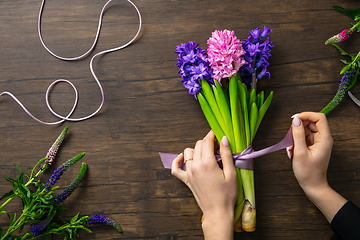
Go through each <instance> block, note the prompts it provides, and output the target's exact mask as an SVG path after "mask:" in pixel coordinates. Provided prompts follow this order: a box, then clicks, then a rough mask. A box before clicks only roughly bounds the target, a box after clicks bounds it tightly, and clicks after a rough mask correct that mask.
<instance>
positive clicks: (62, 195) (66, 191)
mask: <svg viewBox="0 0 360 240" xmlns="http://www.w3.org/2000/svg"><path fill="white" fill-rule="evenodd" d="M86 170H87V164H86V163H82V166H81V169H80V171H79V173H78V175H77V176H76V177H75V179H74V180H73V181H72V182H71V183H70V184H69V186H67V188H65V189H64V191H62V192H61V193H59V194H58V195H57V196H56V198H55V203H63V202H64V201H65V200H66V199H67V198H68V197H69V196H70V194H71V193H73V192H74V191H75V189H76V188H77V187H78V186H79V184H80V182H81V181H82V180H83V178H84V177H85V174H86Z"/></svg>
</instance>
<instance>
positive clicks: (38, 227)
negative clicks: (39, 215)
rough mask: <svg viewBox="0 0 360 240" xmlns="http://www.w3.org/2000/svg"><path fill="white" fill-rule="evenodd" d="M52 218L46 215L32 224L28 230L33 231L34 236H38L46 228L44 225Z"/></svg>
mask: <svg viewBox="0 0 360 240" xmlns="http://www.w3.org/2000/svg"><path fill="white" fill-rule="evenodd" d="M52 219H53V218H52V217H47V218H45V219H44V220H42V221H41V222H39V223H38V224H36V225H33V226H32V227H31V229H30V231H31V232H32V233H33V235H34V237H36V236H38V235H39V234H40V233H41V232H42V231H43V230H44V229H45V228H46V226H47V225H48V224H49V223H50V221H51V220H52Z"/></svg>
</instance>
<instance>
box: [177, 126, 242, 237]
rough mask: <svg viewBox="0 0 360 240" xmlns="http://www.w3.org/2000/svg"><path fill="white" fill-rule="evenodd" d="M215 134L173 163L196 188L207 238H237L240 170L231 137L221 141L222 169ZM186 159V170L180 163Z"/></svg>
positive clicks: (183, 177) (183, 179)
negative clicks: (235, 218)
mask: <svg viewBox="0 0 360 240" xmlns="http://www.w3.org/2000/svg"><path fill="white" fill-rule="evenodd" d="M214 144H215V135H214V133H213V132H212V131H210V132H209V133H208V134H207V135H206V137H205V138H204V139H203V140H199V141H198V142H197V143H196V145H195V148H194V149H191V148H187V149H185V151H184V154H180V155H179V156H178V157H177V158H175V159H174V161H173V163H172V169H171V172H172V174H173V175H174V176H175V177H177V178H178V179H180V180H181V181H183V182H184V183H185V184H186V185H187V186H188V187H189V188H190V190H191V191H192V193H193V195H194V197H195V200H196V202H197V203H198V205H199V207H200V209H201V210H202V212H203V214H204V221H203V222H202V229H203V232H204V237H205V239H206V240H212V239H217V240H218V239H221V240H228V239H233V232H234V206H235V202H236V198H237V189H238V188H237V173H236V169H235V166H234V162H233V158H232V154H231V150H230V147H229V143H228V141H227V138H226V137H224V138H223V139H222V141H221V143H220V155H221V158H222V163H223V169H221V168H220V167H219V166H218V164H217V161H216V159H215V155H214ZM184 159H192V161H186V171H183V170H182V169H180V168H179V164H180V162H181V161H183V160H184Z"/></svg>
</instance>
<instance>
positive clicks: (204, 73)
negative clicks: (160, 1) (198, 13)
mask: <svg viewBox="0 0 360 240" xmlns="http://www.w3.org/2000/svg"><path fill="white" fill-rule="evenodd" d="M270 32H272V30H271V29H269V28H268V27H266V26H264V29H263V30H261V29H259V28H256V29H254V30H252V31H250V32H249V37H248V38H247V39H245V40H244V41H242V42H241V41H240V40H239V39H238V38H237V37H236V36H235V33H234V31H229V30H223V31H221V30H216V31H214V32H213V33H212V36H211V37H210V38H209V39H208V41H207V44H208V49H207V51H205V50H202V49H200V47H199V45H198V44H196V43H195V42H194V41H189V43H183V44H181V45H179V46H177V48H176V52H175V53H177V54H178V59H177V60H178V62H177V63H176V65H177V66H178V67H179V74H180V75H181V77H182V80H181V81H182V82H183V85H184V87H185V88H187V89H188V92H189V94H191V95H194V97H195V98H196V99H197V100H198V101H199V104H200V106H201V109H202V111H203V113H204V115H205V117H206V119H207V121H208V123H209V125H210V127H211V129H212V130H213V132H214V133H215V136H216V138H217V139H218V140H219V141H220V140H221V139H222V138H223V136H224V135H226V136H227V138H228V140H229V144H230V147H231V150H232V152H233V153H235V154H234V158H236V154H237V155H239V154H240V155H241V153H243V152H252V151H253V150H252V147H251V144H252V142H253V140H254V137H255V134H256V132H257V130H258V128H259V126H260V123H261V121H262V119H263V117H264V115H265V113H266V111H267V109H268V108H269V105H270V103H271V100H272V98H273V92H271V93H270V94H269V95H268V97H267V98H265V96H264V92H260V93H256V83H257V80H259V79H261V78H262V77H264V76H268V78H269V79H270V73H269V72H268V71H267V67H268V66H269V58H270V57H271V54H270V51H271V49H272V48H273V47H274V46H273V45H272V41H270V38H269V36H268V34H269V33H270ZM239 165H240V166H239ZM235 166H236V167H237V173H238V181H239V184H238V186H239V193H238V199H237V202H236V206H235V223H234V224H235V230H236V231H242V230H244V231H248V232H251V231H254V230H255V225H256V207H255V189H254V171H253V167H252V159H248V160H247V161H243V162H241V164H240V162H239V164H235Z"/></svg>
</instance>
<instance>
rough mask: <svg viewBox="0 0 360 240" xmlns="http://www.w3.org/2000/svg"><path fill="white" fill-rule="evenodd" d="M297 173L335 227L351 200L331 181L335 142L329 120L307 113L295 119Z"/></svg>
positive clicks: (295, 167)
mask: <svg viewBox="0 0 360 240" xmlns="http://www.w3.org/2000/svg"><path fill="white" fill-rule="evenodd" d="M292 126H293V128H292V129H293V137H294V145H293V147H292V148H290V149H289V152H290V156H293V171H294V174H295V177H296V179H297V181H298V182H299V185H300V187H301V188H302V189H303V190H304V192H305V194H306V196H307V197H308V198H309V199H310V201H312V202H313V203H314V204H315V206H317V207H318V208H319V210H320V211H321V212H322V213H323V215H324V216H325V218H326V219H327V220H328V221H329V222H330V223H331V221H332V219H333V218H334V216H335V214H336V213H337V212H338V211H339V209H341V207H342V206H343V205H344V204H345V203H346V202H347V200H346V199H345V198H344V197H342V196H341V195H340V194H338V193H337V192H336V191H335V190H333V189H332V188H331V187H330V186H329V184H328V181H327V168H328V165H329V161H330V155H331V150H332V146H333V139H332V136H331V133H330V128H329V125H328V122H327V119H326V116H325V115H324V114H322V113H312V112H303V113H301V114H299V115H297V116H295V117H294V119H293V124H292Z"/></svg>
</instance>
